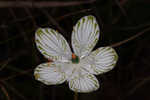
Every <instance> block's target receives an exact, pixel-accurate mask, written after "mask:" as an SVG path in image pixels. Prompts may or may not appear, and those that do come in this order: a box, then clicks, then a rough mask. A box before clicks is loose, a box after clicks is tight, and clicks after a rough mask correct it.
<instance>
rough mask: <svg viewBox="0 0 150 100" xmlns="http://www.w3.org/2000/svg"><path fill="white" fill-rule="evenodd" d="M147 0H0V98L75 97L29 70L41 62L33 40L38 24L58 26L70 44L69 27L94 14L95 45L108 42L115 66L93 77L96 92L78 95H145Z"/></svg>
mask: <svg viewBox="0 0 150 100" xmlns="http://www.w3.org/2000/svg"><path fill="white" fill-rule="evenodd" d="M149 11H150V1H149V0H0V100H67V99H68V100H74V92H72V91H71V90H70V89H69V88H68V85H67V84H66V83H64V84H61V85H56V86H46V85H44V84H42V83H41V82H39V81H36V80H35V79H34V76H33V72H34V69H35V67H36V66H37V65H39V64H40V63H43V62H46V61H47V59H45V58H44V57H43V56H42V55H41V53H40V52H39V51H38V50H37V48H36V46H35V42H34V35H35V31H36V30H37V28H39V27H51V28H54V29H56V30H58V31H59V32H60V33H61V34H62V35H63V36H64V37H65V38H66V39H67V41H68V42H69V43H71V38H70V37H71V32H72V28H73V26H74V25H75V23H76V22H77V20H78V19H80V18H81V17H83V16H86V15H94V16H95V17H96V18H97V21H98V23H99V26H100V29H101V36H100V39H99V42H98V44H97V45H96V47H95V49H96V48H98V47H100V46H112V47H114V48H115V50H116V51H117V53H118V55H119V60H118V62H117V65H116V67H115V68H114V69H113V70H112V71H110V72H108V73H105V74H102V75H99V76H96V77H97V78H98V80H99V82H100V85H101V86H100V88H99V90H98V91H95V92H92V93H87V94H82V93H80V94H78V100H140V99H142V100H150V95H149V92H150V63H149V61H150V13H149Z"/></svg>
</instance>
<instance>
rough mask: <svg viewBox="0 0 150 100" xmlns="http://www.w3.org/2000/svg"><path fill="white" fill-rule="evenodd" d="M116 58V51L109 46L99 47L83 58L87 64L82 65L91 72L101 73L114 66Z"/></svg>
mask: <svg viewBox="0 0 150 100" xmlns="http://www.w3.org/2000/svg"><path fill="white" fill-rule="evenodd" d="M117 60H118V55H117V53H116V51H115V50H114V49H113V48H111V47H101V48H98V49H96V50H95V51H93V52H92V53H91V54H90V55H89V56H88V57H86V58H85V59H84V63H85V64H87V66H83V67H84V68H85V69H86V70H88V71H89V72H90V73H92V74H96V75H98V74H102V73H104V72H108V71H110V70H111V69H113V68H114V66H115V65H116V62H117Z"/></svg>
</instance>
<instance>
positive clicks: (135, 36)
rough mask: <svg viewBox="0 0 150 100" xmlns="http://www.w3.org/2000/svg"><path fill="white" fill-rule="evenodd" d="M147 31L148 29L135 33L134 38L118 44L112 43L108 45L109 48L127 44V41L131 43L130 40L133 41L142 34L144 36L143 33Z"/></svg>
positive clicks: (149, 29)
mask: <svg viewBox="0 0 150 100" xmlns="http://www.w3.org/2000/svg"><path fill="white" fill-rule="evenodd" d="M147 31H150V27H148V28H146V29H144V30H143V31H142V32H139V33H137V34H136V35H134V36H131V37H129V38H127V39H125V40H122V41H120V42H117V43H114V44H112V45H110V46H111V47H118V46H120V45H123V44H125V43H127V42H129V41H131V40H134V39H136V38H137V37H139V36H141V35H143V34H144V33H145V32H147Z"/></svg>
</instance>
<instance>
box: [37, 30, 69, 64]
mask: <svg viewBox="0 0 150 100" xmlns="http://www.w3.org/2000/svg"><path fill="white" fill-rule="evenodd" d="M35 42H36V45H37V48H38V49H39V51H40V52H41V53H42V54H43V55H44V56H45V57H46V58H48V59H52V60H53V61H56V60H60V61H68V60H69V59H71V54H72V53H71V50H70V47H69V45H68V43H67V41H66V40H65V38H64V37H63V36H62V35H61V34H59V33H58V32H56V31H55V30H53V29H51V28H39V29H38V30H37V31H36V34H35Z"/></svg>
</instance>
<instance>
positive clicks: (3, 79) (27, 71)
mask: <svg viewBox="0 0 150 100" xmlns="http://www.w3.org/2000/svg"><path fill="white" fill-rule="evenodd" d="M32 70H33V69H29V70H26V71H22V72H20V73H18V74H15V75H11V76H9V77H7V78H2V79H0V81H6V80H9V79H12V78H15V77H17V76H20V75H24V74H27V73H29V72H31V71H32Z"/></svg>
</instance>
